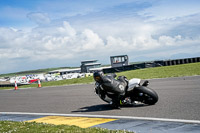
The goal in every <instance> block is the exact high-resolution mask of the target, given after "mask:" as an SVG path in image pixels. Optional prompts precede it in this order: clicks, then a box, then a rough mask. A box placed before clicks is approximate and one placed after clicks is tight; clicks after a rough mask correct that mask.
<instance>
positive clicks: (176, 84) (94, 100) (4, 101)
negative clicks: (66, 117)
mask: <svg viewBox="0 0 200 133" xmlns="http://www.w3.org/2000/svg"><path fill="white" fill-rule="evenodd" d="M93 87H94V84H89V85H70V86H61V87H42V88H28V89H19V90H16V91H15V90H0V112H29V113H57V114H72V115H77V116H78V115H79V116H80V115H85V116H86V115H94V116H95V115H101V116H110V117H112V116H118V117H119V118H125V119H128V118H133V119H131V120H130V119H129V120H128V121H129V122H131V123H132V124H133V123H134V122H135V123H137V124H138V123H140V122H141V121H142V123H140V124H139V125H140V127H142V125H145V127H148V126H147V125H149V123H148V120H147V121H145V120H144V119H142V118H153V119H156V118H157V119H156V121H157V122H158V123H157V124H158V125H161V126H159V127H163V123H162V124H160V123H159V121H160V120H161V121H162V120H165V122H167V121H170V120H178V121H176V122H181V121H179V120H182V121H183V120H186V121H187V120H188V122H186V123H192V122H193V121H194V123H195V122H196V124H197V125H196V124H195V125H192V127H191V125H190V126H188V125H187V126H183V125H182V124H180V123H178V124H177V123H168V127H171V126H169V125H178V127H176V126H175V128H176V129H177V128H178V129H181V130H183V127H184V128H185V127H189V129H190V130H189V129H188V128H186V129H184V130H188V132H189V131H192V132H195V131H199V130H200V125H199V123H198V122H199V121H200V113H199V110H200V106H199V103H200V102H199V101H200V76H193V77H181V78H167V79H152V80H150V85H149V87H151V88H153V89H154V90H155V91H156V92H157V93H158V95H159V101H158V103H157V104H156V105H153V106H146V105H142V104H141V105H135V106H133V107H122V108H121V109H120V110H118V109H112V108H111V107H110V106H109V105H108V104H106V103H105V102H103V101H101V100H100V99H99V98H98V97H97V96H96V95H95V94H94V90H93ZM4 115H5V114H4ZM0 116H2V115H0ZM134 117H135V118H141V119H140V120H137V121H135V120H134ZM153 119H151V120H153ZM120 120H121V122H119V120H118V126H117V127H121V126H122V125H123V124H125V122H122V121H124V119H120ZM149 120H150V119H149ZM126 121H127V120H126ZM133 121H134V122H133ZM144 121H145V122H144ZM111 123H112V122H111ZM119 123H121V124H122V125H120V126H119ZM150 123H152V121H151V122H150ZM153 123H154V124H155V122H153ZM137 124H136V125H137ZM126 125H129V124H126ZM133 125H134V124H133ZM158 125H156V126H158ZM164 125H165V124H164ZM113 126H114V125H112V126H111V125H108V123H107V124H105V125H104V126H103V127H105V128H106V127H110V128H112V127H113ZM101 127H102V124H101ZM114 127H115V126H114ZM117 127H116V128H117ZM122 127H123V126H122ZM150 127H152V126H150ZM154 127H155V125H154ZM164 127H166V126H164ZM172 127H174V126H172ZM180 127H182V128H180ZM116 128H115V129H116ZM135 128H136V127H135ZM117 129H118V128H117ZM140 129H141V128H140ZM140 129H139V130H140ZM143 129H144V128H143ZM139 130H137V131H139ZM181 130H180V131H181ZM133 131H135V130H133ZM158 131H160V130H158ZM163 131H164V130H163ZM174 131H176V132H177V130H174ZM170 132H171V131H170Z"/></svg>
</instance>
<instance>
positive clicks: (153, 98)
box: [136, 86, 158, 105]
mask: <svg viewBox="0 0 200 133" xmlns="http://www.w3.org/2000/svg"><path fill="white" fill-rule="evenodd" d="M136 90H137V92H138V95H139V97H140V99H141V102H143V103H145V104H149V105H154V104H155V103H156V102H157V101H158V94H157V93H156V92H155V91H154V90H152V89H151V88H149V87H146V86H139V87H137V88H136Z"/></svg>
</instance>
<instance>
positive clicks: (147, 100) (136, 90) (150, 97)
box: [95, 77, 158, 105]
mask: <svg viewBox="0 0 200 133" xmlns="http://www.w3.org/2000/svg"><path fill="white" fill-rule="evenodd" d="M113 78H114V77H113ZM127 83H128V84H127V89H126V91H125V95H124V96H122V97H120V100H119V102H120V103H119V105H134V104H136V103H144V104H148V105H154V104H155V103H156V102H157V101H158V94H157V93H156V92H155V91H154V90H152V89H151V88H149V87H147V86H148V85H149V81H147V80H146V81H145V82H144V83H143V84H142V85H141V79H137V78H133V79H130V80H129V81H127ZM95 93H96V94H97V95H98V96H99V97H100V98H101V99H102V100H103V101H105V102H107V103H109V104H112V97H113V96H114V95H115V94H114V93H112V92H106V91H105V89H103V87H102V84H101V83H98V82H96V83H95Z"/></svg>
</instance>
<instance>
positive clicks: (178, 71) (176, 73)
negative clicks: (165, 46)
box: [0, 63, 200, 89]
mask: <svg viewBox="0 0 200 133" xmlns="http://www.w3.org/2000/svg"><path fill="white" fill-rule="evenodd" d="M116 74H117V75H118V76H120V75H124V76H126V77H127V78H128V79H131V78H140V79H152V78H168V77H182V76H193V75H200V63H190V64H183V65H174V66H163V67H154V68H146V69H137V70H131V71H125V72H120V73H116ZM91 82H94V80H93V77H87V78H78V79H69V80H61V81H51V82H43V83H42V87H45V86H61V85H69V84H87V83H91ZM28 87H37V84H31V85H24V86H20V87H19V88H28ZM11 88H14V87H0V89H11Z"/></svg>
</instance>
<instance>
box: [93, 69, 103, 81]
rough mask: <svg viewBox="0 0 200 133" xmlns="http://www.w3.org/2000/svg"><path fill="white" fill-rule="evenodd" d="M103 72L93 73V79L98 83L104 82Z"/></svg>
mask: <svg viewBox="0 0 200 133" xmlns="http://www.w3.org/2000/svg"><path fill="white" fill-rule="evenodd" d="M103 75H104V74H103V72H102V71H96V72H94V73H93V78H94V80H95V81H96V82H101V81H102V76H103Z"/></svg>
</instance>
